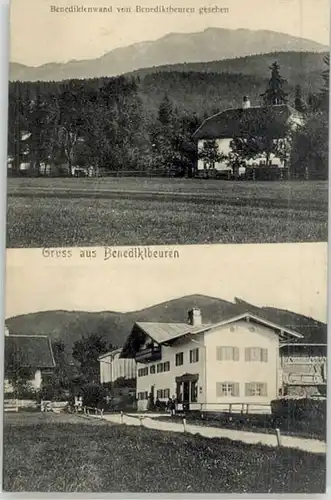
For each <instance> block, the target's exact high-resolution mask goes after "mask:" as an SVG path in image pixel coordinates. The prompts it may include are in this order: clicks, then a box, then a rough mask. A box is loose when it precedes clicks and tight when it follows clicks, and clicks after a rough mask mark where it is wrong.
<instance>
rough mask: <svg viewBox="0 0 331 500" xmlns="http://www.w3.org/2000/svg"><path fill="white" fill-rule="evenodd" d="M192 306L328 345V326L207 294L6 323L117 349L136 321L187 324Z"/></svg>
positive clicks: (209, 317)
mask: <svg viewBox="0 0 331 500" xmlns="http://www.w3.org/2000/svg"><path fill="white" fill-rule="evenodd" d="M192 307H198V308H199V309H201V311H202V321H203V323H216V322H218V321H221V320H222V318H223V317H224V316H225V315H229V312H230V315H231V314H232V312H233V315H234V316H235V315H238V314H241V313H244V312H251V313H252V314H255V315H257V316H260V317H262V318H264V319H266V320H268V321H271V322H274V323H277V324H280V325H282V326H284V327H288V328H290V329H293V330H295V331H298V332H299V333H302V334H303V335H304V341H305V342H317V343H318V342H321V343H325V342H326V338H327V327H326V325H325V324H324V323H321V322H319V321H316V320H314V319H312V318H308V317H306V316H303V315H301V314H297V313H294V312H291V311H286V310H282V309H277V308H273V307H258V306H255V305H252V304H249V303H247V302H245V301H244V300H242V299H238V298H236V299H235V300H234V302H229V301H226V300H222V299H219V298H214V297H208V296H205V295H189V296H185V297H181V298H177V299H173V300H170V301H167V302H163V303H161V304H157V305H154V306H152V307H148V308H146V309H142V310H140V311H133V312H127V313H121V312H113V311H103V312H79V311H46V312H38V313H31V314H24V315H20V316H16V317H12V318H9V319H7V320H6V325H7V327H8V328H9V331H10V333H18V334H25V335H27V334H34V335H47V336H49V337H50V338H51V339H52V340H62V341H63V342H64V343H65V344H66V346H67V349H68V350H70V349H71V347H72V345H73V343H74V342H75V341H76V340H78V339H80V338H81V337H82V336H83V335H84V336H87V335H89V334H91V333H99V334H101V335H103V336H104V338H105V339H107V341H108V342H109V343H111V344H112V345H113V346H118V347H121V346H123V344H124V342H125V340H126V338H127V336H128V335H129V333H130V331H131V328H132V326H133V324H134V322H136V321H154V322H155V321H157V322H170V323H172V322H174V323H176V322H177V323H178V322H186V321H187V312H188V310H189V309H191V308H192Z"/></svg>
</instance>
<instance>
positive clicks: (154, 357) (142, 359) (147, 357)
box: [135, 347, 161, 363]
mask: <svg viewBox="0 0 331 500" xmlns="http://www.w3.org/2000/svg"><path fill="white" fill-rule="evenodd" d="M135 358H136V362H137V363H151V362H152V361H159V360H160V359H161V347H148V348H147V349H142V350H141V351H139V352H137V353H136V356H135Z"/></svg>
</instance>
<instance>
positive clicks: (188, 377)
mask: <svg viewBox="0 0 331 500" xmlns="http://www.w3.org/2000/svg"><path fill="white" fill-rule="evenodd" d="M198 380H199V375H198V374H197V373H195V374H193V373H184V375H181V376H180V377H176V382H177V383H180V382H197V381H198Z"/></svg>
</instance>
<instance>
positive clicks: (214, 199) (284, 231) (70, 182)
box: [7, 178, 328, 248]
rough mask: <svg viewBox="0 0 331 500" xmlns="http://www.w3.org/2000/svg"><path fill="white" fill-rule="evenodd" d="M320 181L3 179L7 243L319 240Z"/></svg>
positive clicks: (323, 199) (322, 218) (322, 216)
mask: <svg viewBox="0 0 331 500" xmlns="http://www.w3.org/2000/svg"><path fill="white" fill-rule="evenodd" d="M327 188H328V186H327V182H322V181H321V182H299V181H298V182H297V181H293V182H256V183H253V182H230V181H218V180H198V179H159V178H158V179H145V178H107V179H61V178H55V179H40V178H37V179H17V178H12V179H9V181H8V215H7V247H9V248H11V247H43V246H48V247H51V246H77V245H80V246H83V245H85V246H87V245H92V246H95V245H154V244H155V245H160V244H198V243H278V242H279V243H280V242H300V241H307V242H313V241H327V210H328V203H327V202H328V189H327Z"/></svg>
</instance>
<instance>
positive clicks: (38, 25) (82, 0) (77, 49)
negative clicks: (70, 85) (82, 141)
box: [10, 0, 330, 66]
mask: <svg viewBox="0 0 331 500" xmlns="http://www.w3.org/2000/svg"><path fill="white" fill-rule="evenodd" d="M11 5H12V6H11V14H10V29H11V36H10V60H11V61H13V62H20V63H22V64H26V65H30V66H38V65H41V64H44V63H47V62H66V61H68V60H72V59H91V58H96V57H99V56H101V55H103V54H104V53H106V52H108V51H110V50H112V49H114V48H117V47H122V46H127V45H130V44H132V43H137V42H142V41H146V40H156V39H158V38H160V37H162V36H164V35H166V34H168V33H171V32H182V33H184V32H185V33H190V32H197V31H202V30H204V29H206V28H208V27H221V28H231V29H236V28H249V29H253V30H257V29H265V30H272V31H279V32H283V33H288V34H291V35H294V36H299V37H302V38H309V39H312V40H315V41H318V42H320V43H323V44H329V20H330V9H329V2H328V0H250V1H247V0H220V3H215V4H213V3H206V4H204V3H203V2H202V1H201V0H185V1H184V0H178V1H176V0H174V1H173V2H169V3H164V4H161V3H159V2H157V1H156V0H141V3H139V1H138V2H136V3H135V2H134V1H132V2H130V0H121V1H120V2H118V4H116V3H112V0H77V1H75V0H12V2H11ZM118 5H120V6H121V7H123V6H131V7H132V10H133V11H135V8H136V6H137V5H140V6H143V7H150V6H156V5H165V6H166V5H172V6H177V7H192V8H195V9H196V12H195V13H194V14H151V13H148V14H143V13H136V12H134V13H117V12H116V8H117V6H118ZM70 6H71V7H82V6H85V7H107V8H109V7H112V13H110V12H109V13H82V12H81V13H79V12H76V13H61V12H56V10H57V9H58V8H61V7H70ZM203 6H207V7H209V6H211V7H213V6H216V7H219V8H227V9H228V10H229V12H228V13H213V14H203V15H200V14H199V13H198V12H199V7H203ZM76 10H77V9H76Z"/></svg>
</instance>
